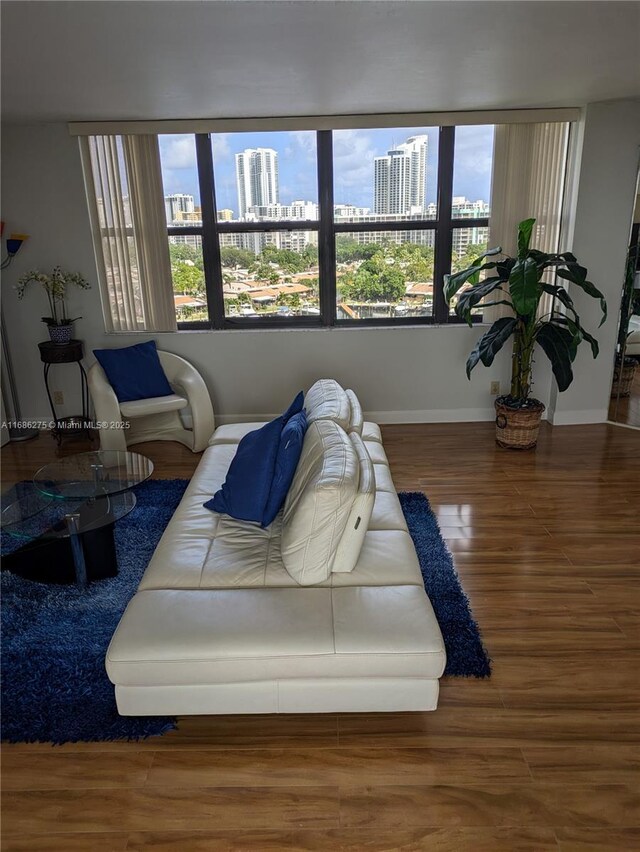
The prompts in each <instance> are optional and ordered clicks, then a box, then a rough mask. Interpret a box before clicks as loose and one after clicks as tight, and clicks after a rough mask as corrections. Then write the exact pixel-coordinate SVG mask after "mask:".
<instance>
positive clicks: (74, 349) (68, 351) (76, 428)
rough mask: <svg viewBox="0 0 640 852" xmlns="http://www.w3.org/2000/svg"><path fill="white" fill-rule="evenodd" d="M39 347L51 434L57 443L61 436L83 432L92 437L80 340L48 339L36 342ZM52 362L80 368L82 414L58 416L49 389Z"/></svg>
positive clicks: (87, 391) (87, 388)
mask: <svg viewBox="0 0 640 852" xmlns="http://www.w3.org/2000/svg"><path fill="white" fill-rule="evenodd" d="M38 348H39V349H40V360H41V361H42V362H43V363H44V385H45V388H46V389H47V396H48V398H49V405H50V406H51V414H52V415H53V422H54V427H53V429H52V430H51V434H52V435H53V437H54V438H55V439H56V442H57V444H58V445H60V442H61V441H62V438H63V437H66V436H72V435H80V434H85V435H86V436H87V437H88V438H89V439H91V438H92V435H91V430H90V428H89V387H88V385H87V374H86V372H85V369H84V367H83V366H82V357H83V354H84V353H83V349H82V341H81V340H71V341H69V343H65V344H64V345H60V344H58V343H53V342H52V341H50V340H45V341H43V342H42V343H38ZM53 364H77V365H78V368H79V370H80V390H81V393H82V414H74V415H72V416H70V417H58V416H57V415H56V408H55V405H54V404H53V399H52V397H51V391H50V390H49V370H50V369H51V367H52V366H53Z"/></svg>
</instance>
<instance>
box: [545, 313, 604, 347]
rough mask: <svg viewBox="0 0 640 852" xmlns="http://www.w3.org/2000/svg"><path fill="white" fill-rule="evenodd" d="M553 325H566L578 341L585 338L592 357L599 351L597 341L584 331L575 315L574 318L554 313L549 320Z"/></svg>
mask: <svg viewBox="0 0 640 852" xmlns="http://www.w3.org/2000/svg"><path fill="white" fill-rule="evenodd" d="M551 322H553V323H554V324H555V325H557V324H560V325H566V326H567V328H568V329H569V331H570V332H571V333H572V334H573V335H574V337H577V338H578V343H580V342H581V341H582V340H586V341H587V343H588V344H589V345H590V346H591V354H592V355H593V357H594V358H597V357H598V354H599V352H600V346H599V345H598V341H597V340H596V339H595V337H593V336H592V335H591V334H589V332H588V331H585V330H584V328H582V326H581V325H580V319H579V317H578V316H577V314H576V315H575V319H573V320H572V319H571V318H570V317H567V316H563V315H562V314H560V315H556V316H554V317H553V319H552V320H551Z"/></svg>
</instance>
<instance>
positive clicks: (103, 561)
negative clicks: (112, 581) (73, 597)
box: [2, 524, 118, 584]
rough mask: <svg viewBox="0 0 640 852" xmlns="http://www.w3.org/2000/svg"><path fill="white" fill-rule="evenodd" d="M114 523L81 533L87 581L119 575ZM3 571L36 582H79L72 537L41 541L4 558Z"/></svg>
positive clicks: (38, 540)
mask: <svg viewBox="0 0 640 852" xmlns="http://www.w3.org/2000/svg"><path fill="white" fill-rule="evenodd" d="M113 530H114V524H108V525H107V526H104V527H100V528H99V529H97V530H89V531H88V532H85V533H80V540H81V542H82V549H83V551H84V558H85V562H86V566H87V580H88V581H89V582H91V581H92V580H104V579H105V578H106V577H115V576H116V574H117V573H118V560H117V557H116V544H115V539H114V535H113ZM2 570H3V571H11V572H12V573H13V574H18V575H19V576H20V577H24V579H25V580H33V581H35V582H37V583H60V584H68V583H75V582H76V570H75V567H74V561H73V551H72V548H71V540H70V539H69V538H38V539H35V540H34V541H30V542H29V543H28V544H24V545H23V546H22V547H20V548H19V549H18V550H14V551H13V553H9V554H8V555H7V556H3V557H2Z"/></svg>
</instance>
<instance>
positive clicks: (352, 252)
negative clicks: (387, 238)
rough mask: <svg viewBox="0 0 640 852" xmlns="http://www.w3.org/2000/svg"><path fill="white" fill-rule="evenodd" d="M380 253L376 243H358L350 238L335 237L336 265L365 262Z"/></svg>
mask: <svg viewBox="0 0 640 852" xmlns="http://www.w3.org/2000/svg"><path fill="white" fill-rule="evenodd" d="M378 251H380V245H379V244H378V243H364V244H363V243H359V242H357V240H354V239H353V238H352V237H347V236H344V235H338V237H336V260H337V261H338V263H353V262H354V261H356V260H367V259H368V258H370V257H372V256H373V255H374V254H376V252H378Z"/></svg>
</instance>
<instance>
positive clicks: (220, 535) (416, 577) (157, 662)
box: [106, 379, 445, 715]
mask: <svg viewBox="0 0 640 852" xmlns="http://www.w3.org/2000/svg"><path fill="white" fill-rule="evenodd" d="M305 407H306V410H307V416H308V420H309V429H308V431H307V434H306V436H305V439H304V445H303V449H302V455H301V457H300V462H299V464H298V467H297V470H296V474H295V477H294V480H293V483H292V485H291V488H290V490H289V493H288V496H287V500H286V503H285V506H284V509H283V510H282V511H281V512H280V513H279V515H278V516H277V517H276V519H275V521H274V522H273V523H272V524H271V525H270V526H269V527H267V528H265V529H263V528H261V527H259V526H257V525H256V524H252V523H247V522H242V521H236V520H233V519H231V518H229V517H227V516H225V515H219V514H216V513H213V512H211V511H209V510H208V509H205V508H204V507H203V503H204V502H205V501H207V500H209V499H210V498H211V496H212V495H213V494H214V493H215V492H216V491H217V490H218V489H219V488H220V487H221V485H222V483H223V481H224V479H225V475H226V472H227V469H228V467H229V464H230V463H231V460H232V458H233V456H234V453H235V451H236V447H237V444H238V442H239V440H240V439H241V438H242V437H243V436H244V435H245V434H246V433H247V432H248V431H250V430H252V429H255V428H259V426H260V425H261V424H258V423H250V424H247V423H244V424H237V425H226V426H221V427H219V428H218V429H217V430H216V431H215V432H214V434H213V437H212V438H211V441H210V446H209V448H208V449H207V450H206V451H205V452H204V454H203V456H202V459H201V461H200V464H199V465H198V468H197V470H196V472H195V474H194V476H193V478H192V480H191V482H190V484H189V486H188V488H187V490H186V492H185V494H184V497H183V499H182V501H181V503H180V505H179V507H178V509H177V511H176V512H175V514H174V516H173V518H172V520H171V521H170V523H169V524H168V526H167V528H166V530H165V532H164V534H163V536H162V539H161V540H160V543H159V545H158V547H157V549H156V552H155V554H154V556H153V558H152V560H151V562H150V564H149V566H148V568H147V570H146V572H145V574H144V577H143V578H142V581H141V583H140V586H139V589H138V591H137V593H136V594H135V596H134V597H133V599H132V600H131V602H130V603H129V605H128V607H127V609H126V611H125V613H124V615H123V617H122V620H121V621H120V624H119V626H118V628H117V630H116V632H115V634H114V636H113V639H112V641H111V644H110V646H109V649H108V651H107V657H106V667H107V672H108V675H109V677H110V679H111V681H112V682H113V683H114V684H115V689H116V699H117V703H118V710H119V712H120V713H121V714H122V715H165V714H170V715H188V714H215V713H238V714H240V713H318V712H329V713H331V712H349V711H358V712H368V711H402V710H433V709H435V708H436V706H437V700H438V679H439V677H440V676H441V675H442V672H443V670H444V666H445V649H444V644H443V641H442V635H441V633H440V629H439V626H438V623H437V621H436V618H435V615H434V612H433V609H432V607H431V603H430V601H429V599H428V597H427V595H426V593H425V590H424V586H423V582H422V576H421V573H420V568H419V565H418V559H417V556H416V552H415V549H414V546H413V542H412V540H411V537H410V536H409V533H408V531H407V526H406V523H405V519H404V516H403V514H402V510H401V508H400V503H399V501H398V497H397V494H396V491H395V488H394V485H393V481H392V479H391V474H390V471H389V465H388V462H387V458H386V455H385V452H384V448H383V446H382V439H381V435H380V430H379V428H378V427H377V426H376V425H375V424H373V423H363V420H362V412H361V408H360V404H359V402H358V400H357V398H356V396H355V394H354V393H352V392H350V391H344V390H343V389H342V388H341V387H340V385H338V384H337V383H336V382H334V381H332V380H330V379H323V380H320V381H318V382H316V384H315V385H314V386H313V387H312V388H311V389H310V391H309V393H308V394H307V396H306V399H305Z"/></svg>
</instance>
